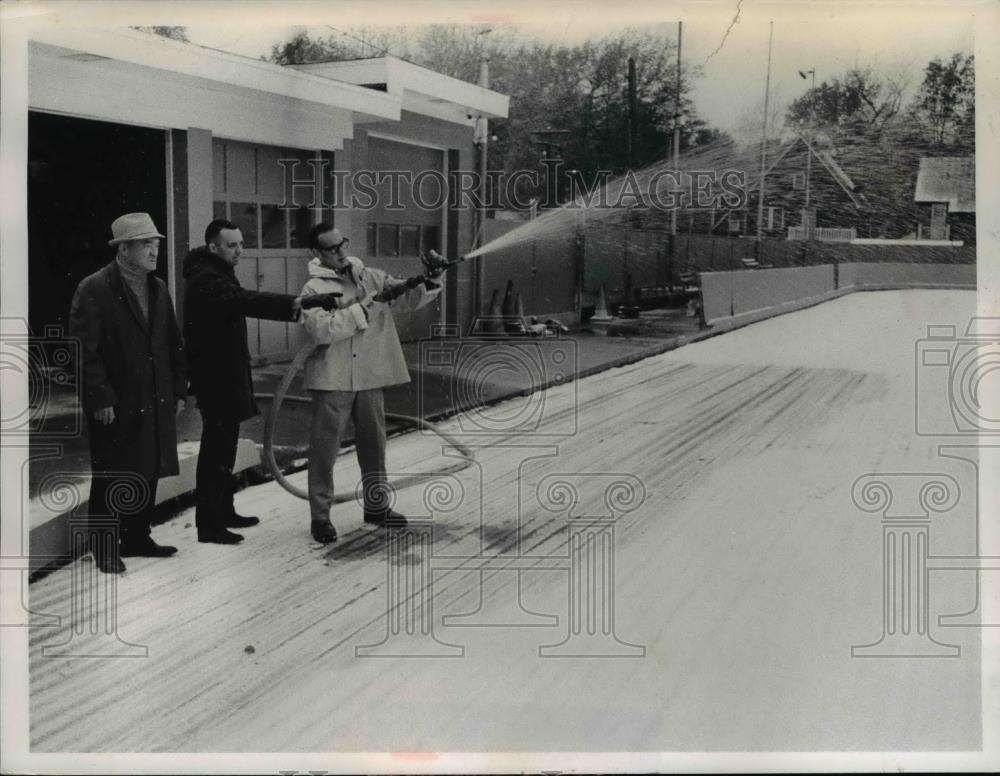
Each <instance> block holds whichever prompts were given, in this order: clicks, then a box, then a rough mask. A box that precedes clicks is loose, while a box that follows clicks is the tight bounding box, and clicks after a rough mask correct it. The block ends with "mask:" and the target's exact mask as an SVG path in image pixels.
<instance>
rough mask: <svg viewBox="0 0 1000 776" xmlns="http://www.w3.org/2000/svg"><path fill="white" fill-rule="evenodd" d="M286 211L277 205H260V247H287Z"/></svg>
mask: <svg viewBox="0 0 1000 776" xmlns="http://www.w3.org/2000/svg"><path fill="white" fill-rule="evenodd" d="M285 242H286V236H285V211H284V210H282V209H281V208H280V207H278V206H277V205H261V206H260V247H261V248H285V247H287V246H286V245H285Z"/></svg>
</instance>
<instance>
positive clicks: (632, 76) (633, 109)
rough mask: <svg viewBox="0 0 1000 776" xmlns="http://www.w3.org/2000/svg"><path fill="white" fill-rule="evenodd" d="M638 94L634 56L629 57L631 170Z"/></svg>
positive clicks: (632, 168) (629, 153)
mask: <svg viewBox="0 0 1000 776" xmlns="http://www.w3.org/2000/svg"><path fill="white" fill-rule="evenodd" d="M637 100H638V96H637V95H636V84H635V59H633V58H632V57H629V58H628V168H629V169H630V170H634V169H635V136H636V122H637V121H638V119H637V111H636V101H637Z"/></svg>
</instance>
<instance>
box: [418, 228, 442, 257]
mask: <svg viewBox="0 0 1000 776" xmlns="http://www.w3.org/2000/svg"><path fill="white" fill-rule="evenodd" d="M420 249H421V250H422V251H425V252H426V251H429V250H435V251H437V252H438V253H440V252H441V227H439V226H425V227H423V235H422V240H421V245H420Z"/></svg>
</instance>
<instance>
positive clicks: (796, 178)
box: [792, 172, 806, 191]
mask: <svg viewBox="0 0 1000 776" xmlns="http://www.w3.org/2000/svg"><path fill="white" fill-rule="evenodd" d="M792 188H793V189H795V190H796V191H804V190H805V188H806V174H805V173H804V172H796V173H792Z"/></svg>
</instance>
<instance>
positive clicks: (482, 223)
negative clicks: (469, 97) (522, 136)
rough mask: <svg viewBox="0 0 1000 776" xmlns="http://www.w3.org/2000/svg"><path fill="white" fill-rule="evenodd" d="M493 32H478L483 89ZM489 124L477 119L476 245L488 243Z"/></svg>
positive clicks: (479, 276) (480, 275) (481, 281)
mask: <svg viewBox="0 0 1000 776" xmlns="http://www.w3.org/2000/svg"><path fill="white" fill-rule="evenodd" d="M491 32H493V29H492V28H491V27H485V28H483V29H482V30H480V31H479V32H478V33H476V44H477V45H481V46H482V51H481V52H480V59H479V85H480V86H481V87H482V88H483V89H489V88H490V58H489V55H488V54H487V52H486V46H485V44H484V43H483V36H484V35H488V34H489V33H491ZM489 133H490V132H489V124H488V122H487V119H486V117H485V116H480V117H479V118H478V120H477V121H476V139H477V140H478V141H479V217H478V219H477V220H478V224H477V225H476V226H477V228H476V240H475V242H476V247H477V248H481V247H482V246H483V245H485V244H486V195H487V189H486V176H487V150H488V148H487V142H488V140H489ZM482 264H483V263H482V262H481V261H480V262H476V266H475V269H474V272H475V278H476V313H477V314H478V315H482V314H483V313H484V310H483V302H484V298H483V295H484V285H485V273H484V272H483V268H482Z"/></svg>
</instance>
